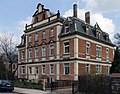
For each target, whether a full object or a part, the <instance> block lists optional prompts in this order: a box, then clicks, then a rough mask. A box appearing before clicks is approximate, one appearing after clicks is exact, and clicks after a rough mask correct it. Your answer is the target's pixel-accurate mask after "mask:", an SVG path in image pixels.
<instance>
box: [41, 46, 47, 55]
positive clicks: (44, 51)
mask: <svg viewBox="0 0 120 94" xmlns="http://www.w3.org/2000/svg"><path fill="white" fill-rule="evenodd" d="M42 56H46V47H45V46H43V47H42Z"/></svg>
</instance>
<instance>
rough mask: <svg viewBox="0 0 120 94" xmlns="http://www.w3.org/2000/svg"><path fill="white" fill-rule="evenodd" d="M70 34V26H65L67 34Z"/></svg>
mask: <svg viewBox="0 0 120 94" xmlns="http://www.w3.org/2000/svg"><path fill="white" fill-rule="evenodd" d="M68 32H69V26H68V25H66V26H65V33H68Z"/></svg>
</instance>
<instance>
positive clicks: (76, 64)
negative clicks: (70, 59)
mask: <svg viewBox="0 0 120 94" xmlns="http://www.w3.org/2000/svg"><path fill="white" fill-rule="evenodd" d="M74 80H78V62H74Z"/></svg>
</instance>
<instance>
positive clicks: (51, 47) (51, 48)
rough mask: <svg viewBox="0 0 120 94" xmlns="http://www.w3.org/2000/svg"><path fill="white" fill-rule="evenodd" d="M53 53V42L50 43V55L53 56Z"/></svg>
mask: <svg viewBox="0 0 120 94" xmlns="http://www.w3.org/2000/svg"><path fill="white" fill-rule="evenodd" d="M52 51H53V52H52ZM53 55H54V44H50V56H53Z"/></svg>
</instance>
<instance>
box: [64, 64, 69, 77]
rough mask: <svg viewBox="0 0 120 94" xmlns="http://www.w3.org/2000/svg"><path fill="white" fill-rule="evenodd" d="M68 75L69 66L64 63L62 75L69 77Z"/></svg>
mask: <svg viewBox="0 0 120 94" xmlns="http://www.w3.org/2000/svg"><path fill="white" fill-rule="evenodd" d="M66 71H67V72H66ZM69 74H70V64H69V63H64V75H69Z"/></svg>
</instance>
